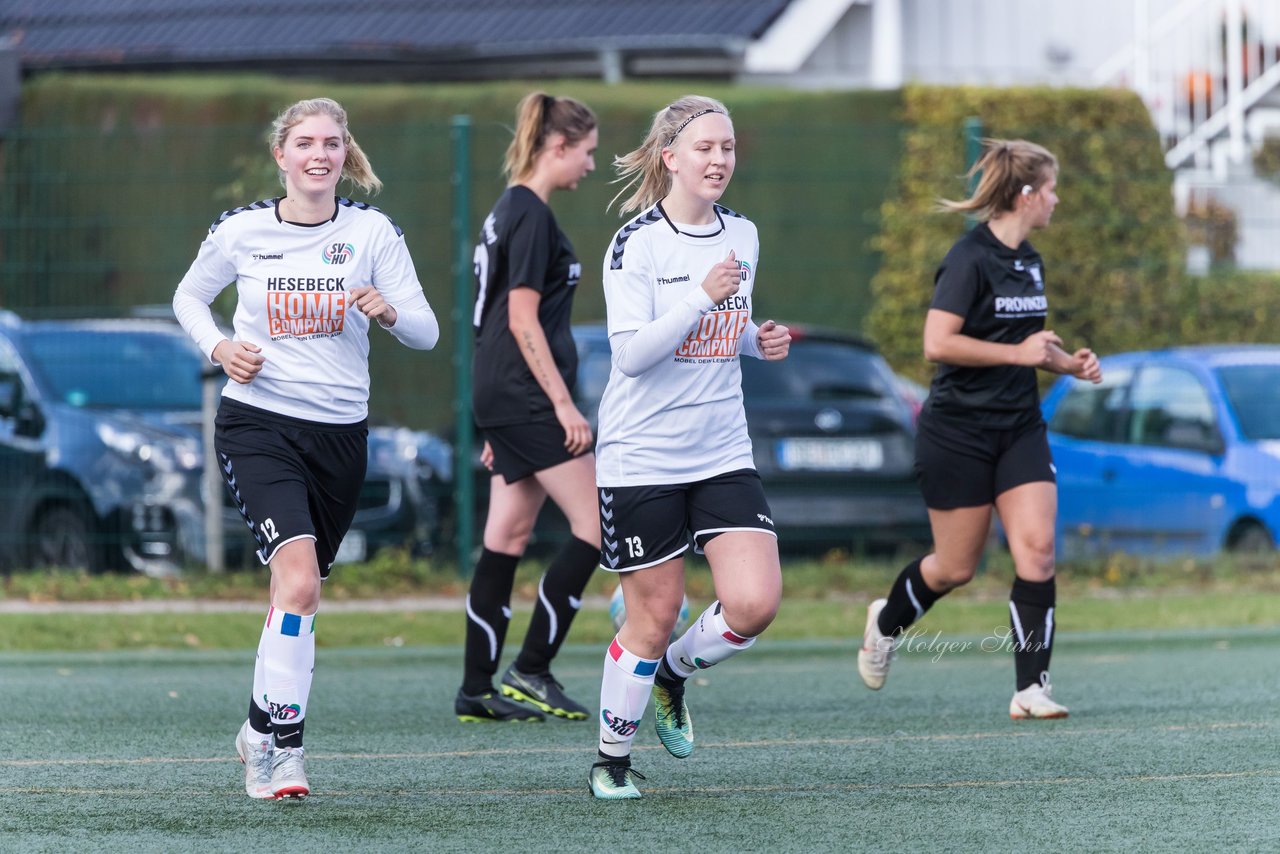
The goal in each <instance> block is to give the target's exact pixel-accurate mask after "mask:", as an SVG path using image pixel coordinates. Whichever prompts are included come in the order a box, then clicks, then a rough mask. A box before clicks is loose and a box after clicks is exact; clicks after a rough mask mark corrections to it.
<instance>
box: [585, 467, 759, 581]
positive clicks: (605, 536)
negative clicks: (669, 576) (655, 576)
mask: <svg viewBox="0 0 1280 854" xmlns="http://www.w3.org/2000/svg"><path fill="white" fill-rule="evenodd" d="M598 491H599V495H600V533H601V537H600V566H601V568H602V569H607V570H611V571H613V572H626V571H630V570H633V569H644V568H645V567H649V566H657V565H658V564H660V563H662V562H663V561H668V560H671V559H672V558H674V557H679V556H680V555H681V554H683V553H684V551H685V550H686V549H688V548H689V535H690V534H692V535H693V544H694V550H695V551H696V552H698V553H699V554H700V553H701V552H702V549H703V547H704V546H705V545H706V544H707V542H708V541H710V540H712V539H714V538H715V537H716V536H718V535H720V534H723V533H725V532H727V531H760V532H763V533H766V534H773V535H774V536H775V537H776V536H777V533H776V532H775V531H774V529H773V513H772V511H770V510H769V502H768V501H767V500H765V497H764V487H763V486H762V485H761V483H760V475H758V474H757V473H756V471H755V469H739V470H738V471H731V472H728V473H726V474H720V475H716V476H715V477H711V478H708V479H706V480H700V481H697V482H696V483H675V484H667V485H659V486H617V487H601V488H600V489H599V490H598Z"/></svg>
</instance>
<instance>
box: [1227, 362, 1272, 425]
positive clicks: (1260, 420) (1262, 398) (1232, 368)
mask: <svg viewBox="0 0 1280 854" xmlns="http://www.w3.org/2000/svg"><path fill="white" fill-rule="evenodd" d="M1218 378H1219V379H1220V380H1221V382H1222V389H1223V391H1224V392H1225V393H1226V395H1227V400H1228V401H1230V403H1231V408H1232V409H1234V410H1235V412H1236V418H1237V419H1238V420H1239V422H1240V432H1241V433H1243V434H1244V436H1245V438H1247V439H1250V440H1252V441H1254V442H1260V441H1263V440H1266V439H1280V365H1228V366H1226V367H1221V368H1218Z"/></svg>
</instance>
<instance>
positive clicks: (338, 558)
mask: <svg viewBox="0 0 1280 854" xmlns="http://www.w3.org/2000/svg"><path fill="white" fill-rule="evenodd" d="M368 550H369V548H368V544H367V543H366V542H365V538H364V531H347V535H346V536H345V537H343V538H342V545H340V546H338V553H337V554H336V555H335V556H334V558H333V562H334V563H360V562H362V561H363V560H364V559H365V558H366V557H367V556H368V555H367V554H366V552H368Z"/></svg>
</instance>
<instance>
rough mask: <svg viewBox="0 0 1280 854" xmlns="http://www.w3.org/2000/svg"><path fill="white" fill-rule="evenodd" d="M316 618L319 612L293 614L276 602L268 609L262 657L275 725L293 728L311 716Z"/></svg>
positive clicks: (268, 698) (269, 707) (268, 709)
mask: <svg viewBox="0 0 1280 854" xmlns="http://www.w3.org/2000/svg"><path fill="white" fill-rule="evenodd" d="M315 618H316V615H315V614H290V613H287V612H285V611H281V610H280V609H279V608H276V607H274V606H272V608H271V610H270V611H269V612H268V613H267V624H266V626H265V627H264V628H263V630H262V647H261V649H262V652H263V653H264V655H262V656H261V659H262V671H263V674H262V675H263V682H264V683H265V688H266V694H267V711H268V712H269V713H270V714H271V725H272V728H280V727H283V728H286V729H288V728H292V726H293V725H294V724H297V723H300V722H301V721H302V720H303V719H304V718H306V716H307V698H308V697H309V696H310V694H311V674H312V671H313V670H314V669H315V665H316V636H315ZM255 691H256V688H255Z"/></svg>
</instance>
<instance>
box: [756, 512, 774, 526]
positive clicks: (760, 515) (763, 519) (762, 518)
mask: <svg viewBox="0 0 1280 854" xmlns="http://www.w3.org/2000/svg"><path fill="white" fill-rule="evenodd" d="M756 518H757V519H759V520H760V521H761V522H765V523H767V524H769V525H772V524H773V520H772V519H770V518H769V517H768V516H766V515H764V514H763V513H757V514H756Z"/></svg>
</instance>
